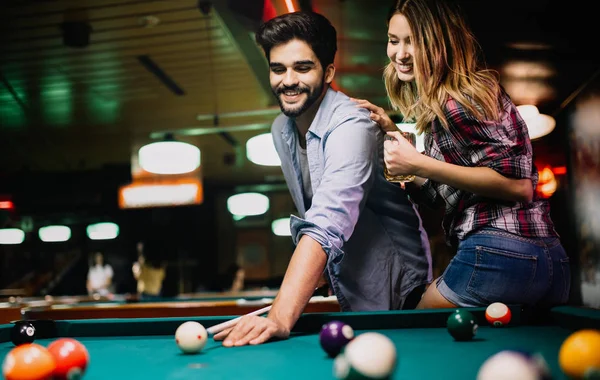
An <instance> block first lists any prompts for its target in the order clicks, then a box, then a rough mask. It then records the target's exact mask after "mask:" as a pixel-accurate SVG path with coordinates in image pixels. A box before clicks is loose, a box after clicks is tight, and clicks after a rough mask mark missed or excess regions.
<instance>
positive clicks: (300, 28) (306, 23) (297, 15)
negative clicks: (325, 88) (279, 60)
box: [256, 11, 337, 69]
mask: <svg viewBox="0 0 600 380" xmlns="http://www.w3.org/2000/svg"><path fill="white" fill-rule="evenodd" d="M293 39H298V40H301V41H304V42H306V43H307V44H308V45H309V46H310V47H311V49H312V50H313V52H315V55H316V56H317V58H318V59H319V62H320V63H321V66H323V69H325V68H326V67H327V66H329V65H330V64H332V63H333V60H334V58H335V53H336V51H337V33H336V31H335V28H334V27H333V25H331V23H330V22H329V20H328V19H327V18H326V17H325V16H323V15H320V14H318V13H314V12H305V11H300V12H293V13H286V14H283V15H281V16H277V17H275V18H272V19H271V20H269V21H267V22H266V23H264V24H262V25H261V27H260V28H259V29H258V32H257V33H256V42H257V43H258V44H259V45H260V46H262V48H263V50H264V51H265V55H266V56H267V59H268V60H269V61H270V60H271V59H270V57H271V49H272V48H273V47H275V46H277V45H281V44H285V43H287V42H289V41H291V40H293Z"/></svg>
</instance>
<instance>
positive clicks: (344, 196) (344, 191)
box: [290, 114, 378, 261]
mask: <svg viewBox="0 0 600 380" xmlns="http://www.w3.org/2000/svg"><path fill="white" fill-rule="evenodd" d="M377 133H378V127H377V126H376V125H375V124H374V123H373V122H372V121H371V120H370V119H368V117H367V116H365V115H361V114H357V115H353V116H352V117H349V118H346V119H345V120H343V121H342V122H340V123H339V124H338V126H337V127H336V128H334V129H332V130H331V131H330V132H329V133H328V134H327V135H326V136H323V138H324V139H326V140H324V144H323V146H324V150H323V152H322V154H323V159H324V170H323V175H322V178H321V182H320V183H319V185H318V187H317V188H316V189H314V195H313V198H312V204H311V207H310V209H309V210H308V211H307V212H306V215H305V218H304V219H302V218H298V217H296V216H292V217H291V219H290V228H291V231H292V238H293V240H294V243H295V244H298V242H299V240H300V238H301V237H302V235H308V236H310V237H311V238H313V239H314V240H315V241H317V242H318V243H319V244H320V245H321V247H322V248H323V250H324V251H325V253H326V254H327V255H328V259H329V260H334V261H338V260H341V258H342V253H343V251H342V247H343V245H344V243H345V242H347V241H348V239H349V238H350V236H352V233H353V231H354V228H355V226H356V223H357V221H358V217H359V215H360V212H361V209H362V208H363V207H364V203H365V200H366V197H367V194H368V192H369V190H370V188H371V186H372V184H373V180H374V173H375V170H376V167H377V166H376V165H377V141H378V139H377Z"/></svg>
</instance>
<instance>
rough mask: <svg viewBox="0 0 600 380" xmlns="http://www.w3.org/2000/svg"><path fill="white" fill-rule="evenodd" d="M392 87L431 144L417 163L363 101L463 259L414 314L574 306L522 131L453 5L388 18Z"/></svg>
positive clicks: (420, 6) (415, 2) (408, 0)
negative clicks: (439, 212) (493, 306)
mask: <svg viewBox="0 0 600 380" xmlns="http://www.w3.org/2000/svg"><path fill="white" fill-rule="evenodd" d="M388 38H389V40H388V45H387V46H388V47H387V55H388V57H389V58H390V62H389V64H388V65H387V67H386V69H385V73H384V81H385V86H386V90H387V94H388V97H389V99H390V101H391V104H392V106H393V107H394V108H395V109H398V110H399V111H400V112H401V113H402V115H403V116H404V118H405V119H412V120H415V121H416V128H417V131H418V132H419V133H425V152H424V154H420V153H418V152H417V151H416V149H415V148H414V147H413V146H412V145H411V144H410V143H409V142H408V141H407V140H406V139H404V138H403V137H402V135H401V134H400V133H399V132H398V130H397V128H396V125H395V124H394V123H393V122H392V121H391V120H390V118H389V117H388V116H387V115H386V113H385V112H384V110H383V109H382V108H380V107H377V106H375V105H373V104H371V103H370V102H368V101H366V100H356V101H357V102H358V104H359V106H361V107H365V108H367V109H368V110H369V111H371V118H372V119H373V120H374V121H376V122H377V123H379V125H380V126H381V127H382V129H384V130H385V131H386V132H387V135H388V136H386V137H387V138H386V140H387V141H385V142H384V160H385V164H386V166H387V168H388V171H389V172H390V174H391V175H410V174H414V175H416V176H417V178H416V179H415V180H414V181H413V182H412V183H407V184H406V190H407V191H409V192H410V193H411V195H413V196H414V197H415V199H416V200H418V201H427V200H428V201H430V202H431V203H432V204H435V203H436V202H438V201H439V202H443V203H444V204H445V215H444V221H443V227H444V231H445V233H446V240H447V242H448V244H451V245H453V246H455V247H456V248H457V252H456V255H455V257H454V258H453V259H452V261H451V262H450V264H449V265H448V267H447V268H446V270H445V272H444V273H443V274H442V275H441V276H440V277H439V278H438V279H437V280H436V281H434V283H432V285H431V286H430V287H429V288H428V289H427V291H426V293H425V294H424V296H423V298H422V299H421V301H420V303H419V305H418V306H417V308H439V307H455V306H460V307H468V306H486V305H488V304H490V303H492V302H504V303H518V304H527V305H544V306H549V305H555V304H562V303H565V302H566V301H567V299H568V294H569V287H570V270H569V259H568V257H567V255H566V253H565V251H564V249H563V247H562V245H561V243H560V240H559V238H558V234H557V233H556V231H555V229H554V225H553V222H552V220H551V218H550V210H549V205H548V203H547V202H545V201H543V200H539V199H536V198H535V196H534V189H535V186H536V184H537V180H538V174H537V170H536V168H535V166H534V165H533V160H532V147H531V142H530V140H529V136H528V134H527V127H526V125H525V122H524V121H523V119H522V118H521V116H520V115H519V113H518V111H517V109H516V107H515V105H514V104H513V103H512V101H511V100H510V98H509V97H508V95H507V94H506V93H505V92H504V91H503V89H502V88H501V86H500V84H499V82H498V79H497V77H496V76H495V75H494V73H493V72H491V71H488V70H485V69H484V68H483V67H482V65H481V63H480V62H479V61H478V57H479V53H480V52H479V51H478V45H477V42H476V40H475V38H474V36H473V34H472V32H471V31H470V30H469V28H468V26H467V25H466V22H465V20H464V18H463V17H462V16H461V14H460V11H459V9H458V7H457V5H456V4H453V3H452V2H449V1H444V0H400V1H398V2H397V4H396V6H395V7H394V8H393V10H392V12H391V13H390V15H389V17H388Z"/></svg>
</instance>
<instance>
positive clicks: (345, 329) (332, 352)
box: [319, 321, 354, 358]
mask: <svg viewBox="0 0 600 380" xmlns="http://www.w3.org/2000/svg"><path fill="white" fill-rule="evenodd" d="M352 339H354V330H353V329H352V327H350V325H347V324H345V323H344V322H340V321H331V322H327V323H326V324H324V325H323V327H322V328H321V333H320V334H319V342H320V343H321V347H323V350H324V351H325V352H326V353H327V355H329V356H330V357H332V358H333V357H335V356H337V355H338V354H339V353H340V351H342V349H343V348H344V347H345V346H346V345H347V344H348V342H350V341H351V340H352Z"/></svg>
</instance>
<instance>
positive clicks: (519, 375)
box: [477, 350, 542, 380]
mask: <svg viewBox="0 0 600 380" xmlns="http://www.w3.org/2000/svg"><path fill="white" fill-rule="evenodd" d="M541 378H542V374H541V373H540V371H539V370H538V367H537V365H536V363H534V362H533V361H532V360H530V359H529V358H528V357H527V356H526V355H523V354H521V353H519V352H516V351H510V350H504V351H500V352H498V353H496V354H494V355H492V356H490V357H489V358H488V359H487V360H486V361H485V362H484V363H483V365H482V366H481V367H480V368H479V372H478V373H477V380H514V379H519V380H540V379H541Z"/></svg>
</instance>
